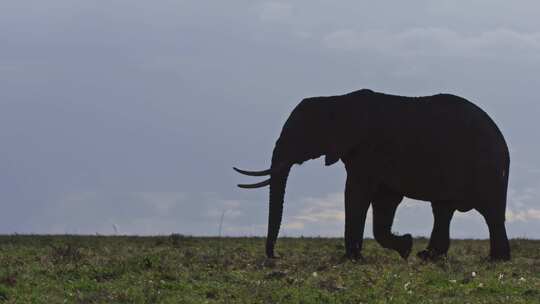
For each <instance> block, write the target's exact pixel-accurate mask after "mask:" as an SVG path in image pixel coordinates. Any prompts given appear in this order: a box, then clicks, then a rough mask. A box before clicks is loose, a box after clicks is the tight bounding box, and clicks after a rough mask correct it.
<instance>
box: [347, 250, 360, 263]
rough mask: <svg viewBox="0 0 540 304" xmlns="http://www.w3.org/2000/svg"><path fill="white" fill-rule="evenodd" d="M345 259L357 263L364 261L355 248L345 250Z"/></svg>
mask: <svg viewBox="0 0 540 304" xmlns="http://www.w3.org/2000/svg"><path fill="white" fill-rule="evenodd" d="M345 258H346V259H348V260H351V261H358V260H363V259H364V257H363V256H362V254H361V253H360V250H358V249H356V248H355V249H350V250H347V252H346V253H345Z"/></svg>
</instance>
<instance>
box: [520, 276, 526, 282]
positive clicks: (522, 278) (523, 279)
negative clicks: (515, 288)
mask: <svg viewBox="0 0 540 304" xmlns="http://www.w3.org/2000/svg"><path fill="white" fill-rule="evenodd" d="M519 281H520V282H525V281H527V280H525V278H524V277H521V278H519Z"/></svg>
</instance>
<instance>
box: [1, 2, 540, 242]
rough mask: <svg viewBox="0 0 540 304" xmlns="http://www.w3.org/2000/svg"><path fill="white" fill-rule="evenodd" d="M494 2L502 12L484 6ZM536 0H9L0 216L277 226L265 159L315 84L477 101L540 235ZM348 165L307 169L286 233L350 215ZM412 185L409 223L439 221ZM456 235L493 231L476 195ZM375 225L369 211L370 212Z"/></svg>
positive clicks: (401, 218) (327, 225)
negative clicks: (246, 186)
mask: <svg viewBox="0 0 540 304" xmlns="http://www.w3.org/2000/svg"><path fill="white" fill-rule="evenodd" d="M485 7H489V8H490V9H489V12H487V11H486V10H485ZM538 8H540V4H539V3H538V2H537V1H533V0H527V1H522V2H520V5H516V4H515V3H513V2H509V1H503V0H497V1H491V0H475V1H469V2H468V3H467V4H466V5H465V4H460V3H456V2H455V1H436V2H433V1H424V0H422V1H420V0H417V1H407V2H406V3H405V2H403V3H402V2H399V3H391V4H390V3H387V2H384V1H382V2H369V3H368V2H366V1H360V2H358V1H352V0H351V1H340V2H339V3H334V2H332V3H330V2H326V1H305V0H304V1H294V2H285V1H255V2H249V3H243V2H226V3H225V2H215V1H212V2H201V1H162V2H159V3H150V2H147V1H124V0H115V1H108V2H106V3H99V4H96V3H94V2H88V1H72V0H53V1H47V3H44V2H42V1H24V2H21V1H15V0H7V1H1V2H0V28H2V31H0V41H2V49H1V50H0V107H1V109H2V110H1V111H0V143H1V144H2V149H0V204H1V206H2V208H3V209H2V210H3V211H2V212H0V233H12V232H20V233H24V232H37V233H51V232H55V233H64V232H70V233H72V232H79V233H96V232H98V233H103V234H107V233H114V230H115V229H114V228H113V225H116V227H117V228H116V230H118V232H119V233H135V234H156V233H157V234H167V233H171V232H178V233H185V234H196V235H215V234H217V233H218V229H219V220H220V217H221V214H222V213H223V212H224V211H225V216H224V223H223V233H224V234H227V235H264V234H265V233H266V220H267V214H266V212H267V193H266V192H265V191H255V192H246V191H240V190H239V189H236V188H235V186H234V185H235V184H236V183H239V182H244V181H245V179H244V177H239V176H237V175H236V174H235V173H234V172H233V171H232V170H231V166H232V165H237V166H242V167H249V168H263V167H266V166H268V164H269V158H270V153H271V150H272V147H273V144H274V142H275V139H276V137H277V135H278V134H279V130H280V128H281V125H282V124H283V122H284V120H285V118H286V117H287V114H288V113H289V112H290V111H291V109H292V108H293V107H294V106H295V105H296V104H297V103H298V102H299V101H300V100H301V99H302V98H304V97H308V96H317V95H329V94H340V93H345V92H349V91H352V90H356V89H359V88H362V87H365V88H371V89H374V90H380V91H385V92H388V93H395V94H401V95H427V94H434V93H439V92H449V93H454V94H459V95H462V96H464V97H466V98H469V99H471V100H472V101H474V102H476V103H477V104H479V105H480V106H481V107H482V108H484V109H485V110H486V111H487V112H488V113H490V115H491V116H492V117H493V118H494V120H495V121H496V122H497V123H498V125H499V126H500V128H501V130H502V131H503V133H504V134H505V136H506V138H507V141H508V143H509V145H510V147H511V157H512V167H511V172H510V174H511V175H510V182H511V188H510V191H509V199H508V210H509V212H508V229H509V234H510V235H512V236H527V237H540V235H539V234H538V231H540V226H539V225H540V224H538V223H539V221H538V219H537V210H538V201H539V194H538V193H539V192H538V190H539V189H540V185H539V184H538V181H539V180H540V176H539V174H538V172H539V171H538V170H539V168H540V163H539V160H538V157H537V155H539V154H540V145H539V144H538V141H536V140H534V138H532V137H533V136H534V132H535V130H537V129H538V122H537V121H538V120H537V117H538V116H539V115H540V106H539V105H538V98H537V93H536V92H535V88H537V87H540V80H539V78H538V75H537V74H538V70H540V60H539V59H540V58H539V57H538V54H540V52H539V51H540V50H539V48H540V47H539V44H540V42H539V39H540V38H539V32H538V28H540V19H539V18H537V16H536V15H537V14H536V12H537V11H538ZM343 185H344V169H343V167H342V165H335V166H333V167H330V168H323V166H322V162H321V161H320V160H319V161H314V162H310V163H307V164H305V165H303V166H301V167H295V168H294V169H293V171H292V172H291V177H290V179H289V187H288V192H287V202H286V210H285V211H286V212H285V218H284V230H283V233H284V234H287V235H335V236H341V235H342V233H343V219H342V216H343V205H342V199H341V196H342V194H341V193H342V191H343ZM431 221H432V216H431V211H430V207H429V204H426V203H418V202H411V201H407V202H405V203H404V204H402V206H401V207H400V208H399V210H398V215H397V218H396V223H395V227H394V228H395V229H396V231H397V232H399V233H406V232H412V233H413V234H415V235H428V234H429V233H430V229H431ZM452 229H453V230H452V231H453V232H452V233H453V236H456V237H470V236H475V237H486V236H487V234H486V233H487V232H486V230H485V224H484V223H483V219H482V218H481V217H480V216H479V215H478V214H477V213H475V212H470V213H465V214H459V215H456V218H455V219H454V221H453V225H452ZM366 231H367V233H368V234H369V231H370V229H369V228H367V229H366Z"/></svg>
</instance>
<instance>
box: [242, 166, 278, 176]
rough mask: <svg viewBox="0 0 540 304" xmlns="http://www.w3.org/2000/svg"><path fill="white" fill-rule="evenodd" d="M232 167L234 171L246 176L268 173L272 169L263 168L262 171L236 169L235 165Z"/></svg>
mask: <svg viewBox="0 0 540 304" xmlns="http://www.w3.org/2000/svg"><path fill="white" fill-rule="evenodd" d="M233 169H234V171H236V172H238V173H240V174H244V175H248V176H265V175H270V173H272V169H268V170H263V171H246V170H242V169H238V168H236V167H233Z"/></svg>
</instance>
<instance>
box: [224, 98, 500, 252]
mask: <svg viewBox="0 0 540 304" xmlns="http://www.w3.org/2000/svg"><path fill="white" fill-rule="evenodd" d="M323 155H324V156H325V165H326V166H330V165H333V164H335V163H336V162H338V161H339V160H341V161H342V162H343V164H344V166H345V170H346V173H347V177H346V183H345V251H346V255H347V256H348V257H350V258H358V257H361V249H362V242H363V234H364V226H365V219H366V213H367V210H368V208H369V206H370V205H372V206H373V231H374V236H375V239H376V240H377V241H378V242H379V243H380V244H381V245H382V246H383V247H386V248H391V249H394V250H396V251H398V253H399V254H400V255H401V256H402V257H404V258H407V257H408V255H409V253H410V251H411V248H412V237H411V235H410V234H406V235H403V236H396V235H393V234H392V233H391V226H392V222H393V219H394V215H395V211H396V208H397V206H398V205H399V204H400V202H401V200H402V199H403V197H408V198H412V199H416V200H421V201H428V202H431V207H432V212H433V216H434V224H433V230H432V232H431V237H430V241H429V245H428V247H427V248H426V249H425V250H423V251H420V252H419V253H418V256H419V257H420V258H423V259H431V258H437V257H440V256H442V255H446V253H447V251H448V248H449V245H450V232H449V229H450V228H449V227H450V222H451V220H452V217H453V214H454V212H455V211H456V210H458V211H460V212H466V211H469V210H472V209H475V210H477V211H478V212H479V213H480V214H481V215H482V216H483V218H484V220H485V222H486V224H487V226H488V228H489V238H490V253H489V257H490V258H491V259H492V260H509V259H510V246H509V242H508V238H507V234H506V227H505V211H506V195H507V187H508V175H509V169H510V156H509V151H508V147H507V144H506V141H505V139H504V137H503V135H502V133H501V131H500V130H499V128H498V127H497V125H496V124H495V122H494V121H493V120H492V119H491V118H490V117H489V116H488V114H487V113H486V112H484V111H483V110H482V109H481V108H480V107H478V106H477V105H475V104H474V103H472V102H470V101H468V100H466V99H464V98H462V97H459V96H456V95H452V94H437V95H431V96H422V97H407V96H398V95H390V94H385V93H380V92H375V91H372V90H369V89H362V90H358V91H354V92H350V93H347V94H344V95H335V96H321V97H310V98H305V99H303V100H302V101H301V102H300V103H299V104H298V105H297V106H296V107H295V108H294V110H293V111H292V113H291V114H290V116H289V117H288V119H287V120H286V122H285V124H284V126H283V128H282V130H281V134H280V136H279V138H278V139H277V141H276V143H275V146H274V149H273V152H272V158H271V166H270V168H269V169H267V170H263V171H246V170H241V169H238V168H236V167H233V168H234V169H235V170H236V171H237V172H240V173H242V174H245V175H250V176H267V175H269V176H270V178H268V179H267V180H265V181H263V182H259V183H255V184H240V185H238V186H239V187H241V188H260V187H265V186H270V190H269V212H268V232H267V238H266V255H267V257H268V258H274V257H276V256H275V254H274V246H275V243H276V241H277V237H278V234H279V229H280V225H281V220H282V214H283V204H284V197H285V187H286V183H287V177H288V175H289V172H290V169H291V167H292V166H293V165H294V164H298V165H300V164H302V163H303V162H305V161H307V160H310V159H316V158H319V157H321V156H323Z"/></svg>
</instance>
